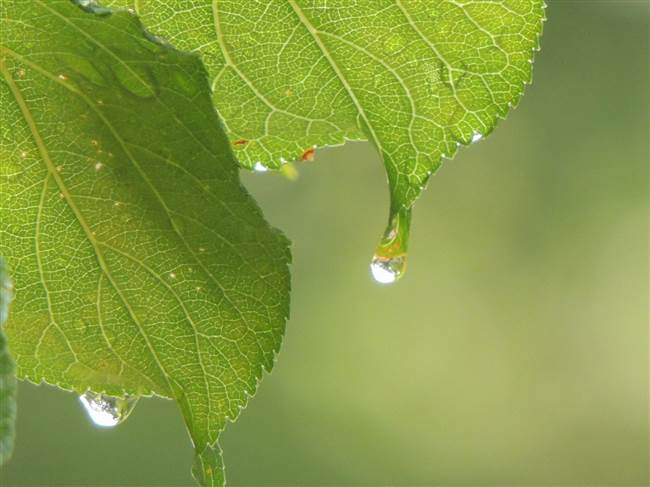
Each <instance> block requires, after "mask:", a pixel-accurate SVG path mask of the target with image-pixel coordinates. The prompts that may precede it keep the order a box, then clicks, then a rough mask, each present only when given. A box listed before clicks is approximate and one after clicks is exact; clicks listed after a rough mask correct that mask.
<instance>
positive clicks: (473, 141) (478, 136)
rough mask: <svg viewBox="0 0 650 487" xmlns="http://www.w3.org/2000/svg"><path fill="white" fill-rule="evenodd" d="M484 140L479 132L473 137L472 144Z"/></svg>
mask: <svg viewBox="0 0 650 487" xmlns="http://www.w3.org/2000/svg"><path fill="white" fill-rule="evenodd" d="M482 138H483V134H481V133H479V132H474V134H473V135H472V144H474V143H476V142H478V141H479V140H481V139H482Z"/></svg>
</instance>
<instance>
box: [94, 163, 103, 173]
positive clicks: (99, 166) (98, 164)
mask: <svg viewBox="0 0 650 487" xmlns="http://www.w3.org/2000/svg"><path fill="white" fill-rule="evenodd" d="M102 167H104V164H102V163H101V162H98V163H97V164H95V171H101V169H102Z"/></svg>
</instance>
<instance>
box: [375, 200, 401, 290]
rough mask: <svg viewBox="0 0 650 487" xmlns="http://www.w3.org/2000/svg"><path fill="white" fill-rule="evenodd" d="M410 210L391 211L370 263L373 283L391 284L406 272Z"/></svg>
mask: <svg viewBox="0 0 650 487" xmlns="http://www.w3.org/2000/svg"><path fill="white" fill-rule="evenodd" d="M410 226H411V209H410V208H404V207H402V208H400V209H399V210H397V211H395V210H391V215H390V218H389V221H388V226H387V227H386V230H385V231H384V236H383V237H382V239H381V241H380V242H379V245H377V248H376V249H375V254H374V255H373V256H372V261H371V263H370V272H371V273H372V277H373V278H374V279H375V281H377V282H379V283H381V284H392V283H393V282H395V281H397V280H398V279H399V278H400V277H402V275H403V274H404V272H405V271H406V257H407V251H408V238H409V229H410Z"/></svg>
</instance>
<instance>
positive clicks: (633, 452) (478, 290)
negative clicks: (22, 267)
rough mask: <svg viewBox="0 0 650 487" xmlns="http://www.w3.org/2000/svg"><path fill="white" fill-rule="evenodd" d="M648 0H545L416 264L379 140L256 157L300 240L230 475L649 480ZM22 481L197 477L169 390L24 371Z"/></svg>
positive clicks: (341, 481) (334, 480)
mask: <svg viewBox="0 0 650 487" xmlns="http://www.w3.org/2000/svg"><path fill="white" fill-rule="evenodd" d="M648 10H649V6H648V2H647V0H639V1H589V0H584V1H582V0H577V1H561V0H557V1H550V2H549V9H548V11H547V14H548V22H547V23H546V26H545V33H544V37H543V41H542V48H543V49H542V52H541V53H540V54H539V55H538V58H537V60H536V64H535V76H534V78H535V82H534V84H533V85H532V86H531V87H529V88H528V89H527V93H526V96H524V98H523V101H522V103H521V104H520V106H519V108H518V109H516V110H515V111H514V112H513V113H512V114H511V115H510V117H509V118H508V120H507V121H505V122H502V123H501V124H500V125H499V127H498V128H497V130H496V131H495V132H494V134H493V135H491V136H490V137H489V138H488V139H487V140H485V141H482V142H480V143H479V144H476V145H474V146H472V147H471V148H467V149H463V150H461V151H460V153H459V155H458V156H457V157H456V159H455V160H454V161H452V162H447V163H446V165H445V166H444V167H443V168H442V169H441V170H440V171H439V172H438V173H437V174H436V175H435V176H434V177H433V178H432V180H431V182H430V184H429V187H428V190H427V191H426V192H425V194H424V196H423V197H422V198H421V200H420V201H419V202H418V204H417V207H416V209H415V214H414V221H413V230H412V242H411V253H410V261H409V270H408V273H407V275H406V276H405V278H404V279H403V280H402V281H401V282H399V283H398V284H397V285H395V286H392V287H390V286H389V287H385V286H380V285H377V284H375V283H374V282H373V281H372V279H371V277H370V275H369V271H368V263H369V259H370V256H371V254H372V250H373V248H374V245H375V244H376V242H377V240H378V237H379V236H380V234H381V232H382V230H383V226H384V223H385V219H386V215H387V205H388V192H387V188H386V182H385V176H384V173H383V168H382V167H381V164H380V163H379V160H378V157H377V156H376V154H375V153H374V152H373V149H372V148H371V147H370V145H368V144H348V145H347V146H345V147H343V148H336V149H328V150H322V151H319V152H318V154H317V161H316V162H315V163H309V164H303V165H301V166H300V168H299V169H300V179H299V180H298V181H297V182H290V181H288V180H286V179H284V178H282V177H281V176H278V175H277V174H246V175H245V176H244V179H245V182H246V184H247V186H248V187H249V188H250V190H251V191H252V192H253V194H254V195H255V196H256V198H257V199H258V201H259V203H260V205H261V206H262V208H263V209H264V211H265V213H266V215H267V216H268V218H269V219H270V221H271V222H273V224H275V225H276V226H278V227H279V228H281V229H283V230H284V231H285V232H286V234H287V235H288V236H289V237H290V238H291V239H292V240H293V242H294V245H293V255H294V266H293V287H294V292H293V310H292V318H291V320H290V322H289V324H288V329H287V335H286V338H285V342H284V345H283V349H282V352H281V354H280V356H279V360H278V362H277V365H276V368H275V370H274V371H273V373H272V374H271V375H270V376H267V377H266V378H265V380H264V381H263V383H262V385H261V388H260V390H259V393H258V394H257V396H256V397H255V398H254V400H252V401H251V403H250V405H249V407H248V408H247V409H246V410H245V411H244V412H243V414H242V415H241V417H240V419H239V421H238V422H237V423H235V424H232V425H229V427H228V428H227V430H226V432H225V433H224V435H223V437H222V442H221V443H222V446H223V448H224V451H225V454H224V455H225V461H226V465H227V475H228V480H229V483H230V485H235V486H236V485H269V486H270V485H278V486H280V485H332V486H343V485H346V486H379V485H440V486H442V485H511V486H515V485H535V484H536V485H542V484H543V485H648V483H649V481H648V457H649V451H648V434H649V425H648V413H649V408H648V388H649V385H650V380H649V375H648V345H649V340H648V324H649V319H648V304H649V303H648V301H649V289H648V269H649V262H648V253H649V242H648V225H649V206H648V203H649V192H648V181H649V174H648V167H649V164H648V162H649V155H648V148H649V125H648V93H649V83H648V60H649V56H648ZM19 393H20V395H19V417H18V437H17V443H16V451H15V455H14V458H13V459H12V460H11V462H10V463H9V464H8V465H7V466H6V467H5V468H4V470H3V471H2V473H1V474H0V484H1V485H2V486H3V487H9V486H36V485H70V486H100V485H101V486H118V485H119V486H122V485H123V486H127V485H143V486H144V485H147V486H167V485H169V486H172V485H174V486H176V485H179V486H180V485H188V486H189V485H192V480H191V478H190V474H189V472H190V463H191V457H192V451H191V446H190V441H189V438H188V437H187V434H186V433H185V431H184V427H183V424H182V421H181V417H180V414H179V413H178V411H177V410H176V407H175V406H174V404H173V403H171V402H169V401H164V400H160V399H158V400H142V401H141V402H140V404H139V405H138V407H137V408H136V410H135V412H134V414H133V415H132V416H131V417H130V418H129V420H128V421H127V422H126V423H125V424H124V425H121V426H119V427H117V428H115V429H114V430H109V431H107V430H99V429H96V428H94V427H93V426H92V425H91V424H90V422H89V420H88V419H87V417H86V416H85V414H84V413H83V411H82V408H81V405H80V404H79V403H78V401H77V399H76V398H75V397H73V396H72V395H71V394H69V393H64V392H61V391H57V390H55V389H53V388H50V387H35V386H33V385H29V384H21V386H20V391H19Z"/></svg>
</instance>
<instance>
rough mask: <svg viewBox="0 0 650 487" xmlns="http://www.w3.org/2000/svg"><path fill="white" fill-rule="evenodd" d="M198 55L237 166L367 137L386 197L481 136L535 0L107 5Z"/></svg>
mask: <svg viewBox="0 0 650 487" xmlns="http://www.w3.org/2000/svg"><path fill="white" fill-rule="evenodd" d="M113 3H117V4H121V5H123V6H127V5H129V6H130V5H132V4H133V6H134V7H135V9H136V10H137V12H138V13H139V14H140V15H141V16H142V18H143V22H144V24H145V26H146V27H147V28H148V29H149V30H151V31H152V32H154V33H156V34H158V35H161V36H163V37H165V38H167V39H169V40H170V41H171V42H173V43H174V44H175V45H176V46H178V47H180V48H182V49H186V50H195V51H197V52H200V53H201V55H202V58H203V61H204V63H205V64H206V67H207V69H208V72H209V74H210V77H211V80H212V83H213V87H214V94H213V100H214V103H215V105H216V106H217V108H218V110H219V113H220V115H221V117H222V118H223V120H224V123H225V125H226V128H227V132H228V136H229V138H230V141H231V143H232V144H233V146H234V148H235V150H236V154H237V157H238V158H239V160H240V162H241V163H242V164H243V165H245V166H247V167H254V166H255V164H256V163H257V162H261V163H262V164H264V165H266V166H269V167H279V166H280V164H281V163H282V162H283V161H285V160H286V161H291V160H296V159H301V158H305V157H308V156H310V155H311V152H310V150H312V149H313V148H314V147H315V146H319V147H320V146H327V145H337V144H342V143H343V142H345V141H346V140H364V139H367V140H370V141H371V142H373V144H374V145H375V146H376V147H377V149H378V150H379V152H380V154H381V156H382V158H383V162H384V164H385V166H386V171H387V174H388V179H389V184H390V190H391V204H392V208H393V210H395V209H396V208H398V207H402V206H403V207H410V206H411V205H412V204H413V202H414V201H415V200H416V198H417V197H418V196H419V194H420V193H421V191H422V189H423V187H424V185H425V184H426V182H427V180H428V178H429V176H430V175H431V174H432V173H433V172H434V171H435V170H436V169H437V168H438V166H439V165H440V162H441V158H442V157H448V158H449V157H452V156H453V155H454V154H455V152H456V150H457V147H458V145H459V144H468V143H470V142H471V141H472V138H473V137H475V136H476V134H481V135H483V136H485V135H487V134H489V133H490V132H491V131H492V130H493V128H494V126H495V124H496V122H497V119H498V118H502V117H504V116H505V115H506V113H507V112H508V110H509V109H510V107H511V106H513V105H515V104H516V103H517V102H518V100H519V98H520V97H521V95H522V93H523V89H524V85H525V84H526V83H528V82H530V80H531V71H532V65H531V62H532V58H533V52H534V50H535V49H536V48H537V47H538V37H539V35H540V33H541V29H542V22H543V20H544V2H543V0H502V1H495V0H358V1H354V2H350V1H349V0H331V1H327V2H323V1H322V0H266V1H256V0H192V1H188V0H114V1H113Z"/></svg>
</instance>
